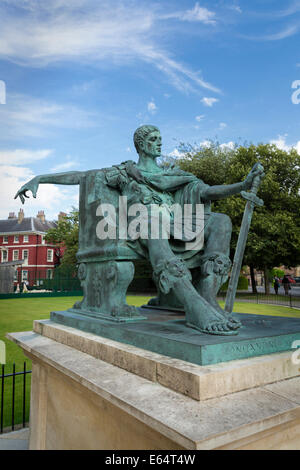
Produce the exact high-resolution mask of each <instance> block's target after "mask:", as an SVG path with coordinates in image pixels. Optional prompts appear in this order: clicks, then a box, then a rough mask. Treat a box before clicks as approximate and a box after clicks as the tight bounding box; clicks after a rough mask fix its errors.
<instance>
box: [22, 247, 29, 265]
mask: <svg viewBox="0 0 300 470" xmlns="http://www.w3.org/2000/svg"><path fill="white" fill-rule="evenodd" d="M22 258H23V260H24V264H28V250H23V251H22Z"/></svg>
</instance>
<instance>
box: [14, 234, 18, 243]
mask: <svg viewBox="0 0 300 470" xmlns="http://www.w3.org/2000/svg"><path fill="white" fill-rule="evenodd" d="M14 243H19V235H15V236H14Z"/></svg>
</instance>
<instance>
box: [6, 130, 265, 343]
mask: <svg viewBox="0 0 300 470" xmlns="http://www.w3.org/2000/svg"><path fill="white" fill-rule="evenodd" d="M134 144H135V147H136V150H137V153H138V155H139V159H138V162H137V163H135V162H133V161H126V162H124V163H122V164H120V165H116V166H113V167H110V168H104V169H101V170H90V171H86V172H67V173H58V174H52V175H51V174H50V175H40V176H36V177H35V178H33V179H32V180H31V181H29V182H28V183H27V184H25V185H24V186H22V188H21V189H20V190H19V191H18V192H17V194H16V196H15V197H20V199H21V201H22V203H24V201H25V197H28V196H27V195H26V192H27V191H31V192H32V194H33V197H36V194H37V190H38V186H39V184H43V183H53V184H67V185H68V184H72V185H73V184H74V185H75V184H79V185H80V207H79V212H80V234H79V251H78V254H77V258H78V262H79V271H78V276H79V278H80V280H81V283H82V287H83V291H84V299H83V301H82V302H80V303H77V304H75V305H74V307H73V311H76V310H77V311H80V312H81V313H82V314H86V315H93V316H97V317H99V318H105V319H111V320H115V321H132V320H135V321H136V320H139V319H141V320H142V318H141V317H140V313H139V312H138V311H137V310H136V309H135V308H134V307H130V306H128V305H127V303H126V291H127V287H128V285H129V284H130V282H131V280H132V278H133V274H134V270H133V263H132V260H135V259H140V258H145V259H148V260H149V261H150V263H151V265H152V268H153V278H154V281H155V283H156V286H157V291H158V296H157V297H156V298H155V299H151V300H150V302H149V304H150V305H153V306H157V307H160V308H169V309H172V308H183V310H184V311H185V316H186V324H187V325H188V326H189V327H191V328H194V329H196V330H199V331H201V332H203V333H208V334H214V335H235V334H237V333H238V329H239V327H240V326H241V324H240V322H239V321H237V320H236V319H235V318H234V317H233V316H232V314H231V313H230V312H225V311H224V310H222V309H221V307H220V306H219V304H218V302H217V300H216V296H217V293H218V291H219V289H220V287H221V286H222V284H223V283H224V282H225V281H226V280H227V278H228V273H229V271H230V268H231V261H230V259H229V249H230V239H231V231H232V227H231V221H230V218H229V217H228V216H227V215H225V214H218V213H214V212H212V211H211V201H213V200H217V199H221V198H226V197H229V196H232V195H235V194H239V193H241V192H243V191H244V192H245V191H247V190H250V189H251V188H252V186H253V184H254V182H256V183H257V182H258V181H259V180H260V179H261V178H262V176H263V168H262V166H261V165H255V167H254V168H253V169H252V170H251V172H250V173H249V174H248V176H247V177H246V179H245V180H244V181H243V182H240V183H236V184H231V185H218V186H209V185H207V184H205V183H204V182H203V181H202V180H200V179H198V178H197V177H196V176H194V175H193V174H191V173H188V172H185V171H183V170H181V169H180V168H178V167H170V168H167V169H165V168H162V167H160V166H158V164H157V158H158V157H160V156H161V145H162V141H161V135H160V131H159V129H158V128H157V127H155V126H150V125H147V126H141V127H139V128H138V129H137V130H136V131H135V133H134ZM247 194H249V193H247ZM120 197H123V198H127V199H126V200H127V203H128V204H129V205H133V204H142V206H143V207H144V208H145V211H146V213H147V214H148V215H149V216H150V213H151V207H153V206H156V207H158V208H159V211H160V212H162V213H163V214H164V213H165V214H168V215H170V211H169V208H170V207H171V206H172V205H174V204H178V205H179V206H181V207H183V205H184V204H190V205H191V207H192V208H195V207H196V205H197V204H198V205H199V204H203V206H204V245H203V247H200V248H199V249H193V250H188V249H186V242H187V239H186V238H185V236H184V235H183V236H182V239H178V237H177V238H176V237H175V236H174V230H175V224H174V217H173V216H172V215H170V229H169V232H168V234H167V235H168V237H166V236H165V235H166V234H165V233H164V234H163V233H162V232H160V235H159V236H158V237H151V235H150V236H148V237H143V236H139V237H136V238H134V237H130V236H127V238H125V239H124V238H122V237H118V236H117V237H115V238H113V237H112V238H105V237H102V239H101V237H100V238H99V234H98V235H97V230H96V224H95V221H96V220H98V219H97V217H100V218H102V219H101V220H104V219H105V214H104V213H103V210H104V209H103V207H104V206H102V210H99V204H103V203H105V204H110V205H112V206H114V207H115V208H116V211H117V212H118V214H120V212H121V209H120ZM131 219H132V218H131ZM131 219H130V217H129V216H128V219H127V222H128V224H129V223H130V220H131ZM116 226H117V227H116V228H117V231H118V230H119V229H120V227H119V226H118V222H116ZM150 231H151V230H150ZM191 270H192V271H191Z"/></svg>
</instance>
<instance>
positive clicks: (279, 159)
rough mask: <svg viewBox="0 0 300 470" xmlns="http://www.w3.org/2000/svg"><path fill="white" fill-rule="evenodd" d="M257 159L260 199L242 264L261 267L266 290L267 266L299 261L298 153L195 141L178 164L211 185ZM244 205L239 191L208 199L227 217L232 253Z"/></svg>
mask: <svg viewBox="0 0 300 470" xmlns="http://www.w3.org/2000/svg"><path fill="white" fill-rule="evenodd" d="M182 149H183V146H181V149H180V150H181V151H182ZM257 161H259V162H260V163H261V164H262V165H263V166H264V168H265V174H266V176H265V178H264V179H263V181H262V184H261V187H260V190H259V197H261V198H262V199H263V200H264V203H265V204H264V206H263V207H256V208H255V211H254V214H253V219H252V224H251V229H250V233H249V236H248V241H247V245H246V250H245V256H244V264H245V263H246V264H248V265H249V266H250V270H251V272H252V276H253V272H254V268H257V269H262V270H263V271H264V273H265V276H264V277H265V287H266V292H268V291H269V283H268V279H269V271H270V270H271V269H272V268H273V267H274V266H279V265H281V264H283V265H285V266H289V267H292V266H297V265H298V264H300V195H299V191H300V171H299V169H300V156H299V154H298V153H297V151H296V150H295V149H291V150H290V151H284V150H280V149H278V148H277V147H276V146H275V145H271V144H259V145H248V146H247V145H244V146H236V147H235V148H234V149H231V150H230V149H224V148H223V147H221V146H219V145H218V144H212V145H211V146H210V148H209V149H207V148H203V147H200V148H196V149H195V148H193V151H187V152H186V154H185V156H184V157H183V158H181V159H180V160H179V165H180V166H181V168H182V169H184V170H186V171H190V172H191V173H194V174H195V175H196V176H197V177H198V178H201V179H203V180H204V181H205V182H207V183H208V184H210V185H214V184H224V183H225V184H231V183H235V182H238V181H242V180H243V179H244V178H245V176H246V175H247V173H248V172H249V171H250V170H251V168H252V166H253V165H254V164H255V163H256V162H257ZM244 208H245V200H244V199H243V198H242V197H240V196H234V197H231V198H227V199H223V200H220V201H215V202H214V204H213V210H214V211H218V212H223V213H226V214H228V215H229V216H230V217H231V220H232V223H233V236H232V243H231V250H232V254H233V252H234V249H235V247H236V243H237V238H238V234H239V230H240V225H241V220H242V216H243V212H244ZM252 285H253V283H252Z"/></svg>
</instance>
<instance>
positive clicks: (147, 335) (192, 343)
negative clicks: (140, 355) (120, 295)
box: [50, 307, 300, 365]
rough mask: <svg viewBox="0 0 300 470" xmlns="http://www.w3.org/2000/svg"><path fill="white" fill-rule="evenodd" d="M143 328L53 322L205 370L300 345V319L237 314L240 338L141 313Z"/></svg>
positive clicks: (66, 318) (174, 316) (58, 316)
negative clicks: (220, 334) (200, 330)
mask: <svg viewBox="0 0 300 470" xmlns="http://www.w3.org/2000/svg"><path fill="white" fill-rule="evenodd" d="M140 314H141V315H143V316H146V317H147V319H146V320H144V321H142V322H138V321H137V322H132V323H130V324H129V323H125V322H124V323H112V322H110V321H105V320H102V319H97V318H92V317H89V318H88V317H87V316H86V315H81V314H78V313H75V312H72V311H63V312H51V317H50V318H51V320H53V321H55V322H57V323H61V324H64V325H68V326H72V327H74V328H78V329H80V330H84V331H88V332H91V333H95V334H98V335H100V336H103V337H105V338H110V339H113V340H115V341H120V342H123V343H126V344H131V345H133V346H137V347H140V348H142V349H146V350H149V351H152V352H156V353H159V354H163V355H166V356H170V357H174V358H177V359H182V360H184V361H188V362H192V363H194V364H199V365H209V364H216V363H219V362H227V361H231V360H234V359H244V358H249V357H254V356H261V355H264V354H272V353H276V352H282V351H288V350H291V348H292V343H293V342H294V341H296V340H300V318H284V317H270V316H266V315H253V314H236V315H235V316H236V317H237V318H238V320H240V322H241V323H242V325H243V326H242V327H241V328H240V332H239V335H238V336H233V337H229V336H213V335H207V334H205V333H201V332H198V331H195V330H194V329H192V328H189V327H187V326H186V323H185V320H184V316H183V315H182V314H179V313H178V312H177V313H175V312H172V311H162V310H156V309H148V308H143V307H141V309H140Z"/></svg>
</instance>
